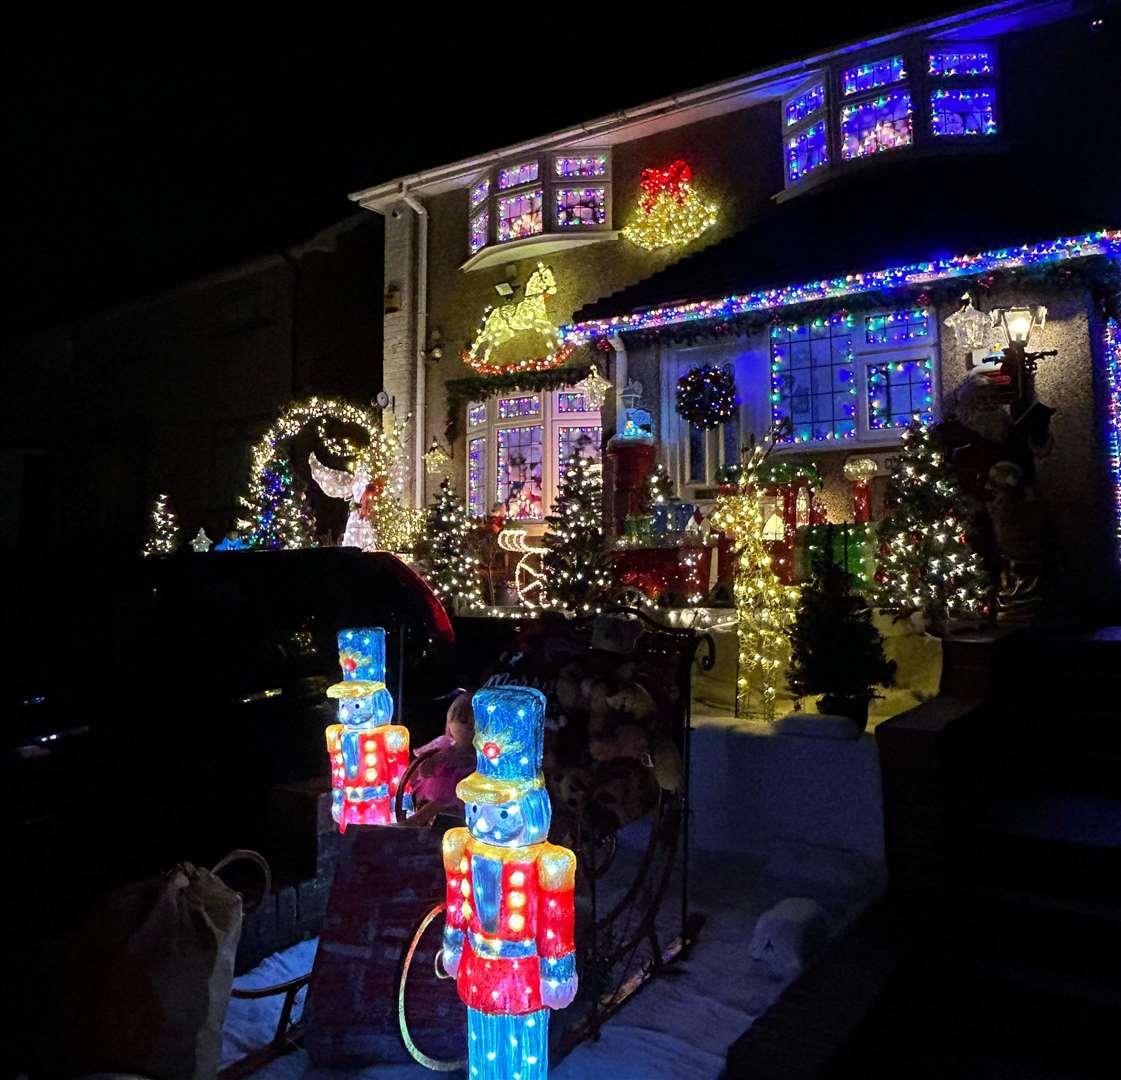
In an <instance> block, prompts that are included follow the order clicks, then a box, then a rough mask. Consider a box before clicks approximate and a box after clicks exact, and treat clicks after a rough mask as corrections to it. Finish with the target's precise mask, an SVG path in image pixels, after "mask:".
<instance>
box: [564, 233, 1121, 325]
mask: <svg viewBox="0 0 1121 1080" xmlns="http://www.w3.org/2000/svg"><path fill="white" fill-rule="evenodd" d="M1091 255H1109V256H1112V257H1117V256H1121V229H1102V230H1099V231H1097V232H1092V233H1086V234H1084V235H1082V236H1068V237H1060V238H1059V239H1057V240H1049V241H1046V242H1044V243H1039V244H1022V245H1020V246H1019V247H1007V248H998V249H995V250H992V251H985V252H981V253H979V254H974V255H953V256H949V257H945V258H935V259H929V260H927V261H925V262H918V263H908V264H905V265H903V266H893V267H889V268H887V269H883V270H871V271H866V272H864V273H859V274H846V275H844V276H841V277H834V278H823V279H821V280H818V281H808V282H802V283H801V284H797V285H785V286H782V287H780V288H776V289H760V290H757V291H754V292H750V293H742V294H733V295H731V296H725V297H723V298H721V299H719V300H698V301H694V302H693V303H688V304H673V305H669V306H667V307H662V308H655V309H653V310H650V311H639V312H633V313H631V314H628V315H615V316H612V317H611V318H608V319H590V320H588V321H587V322H582V323H575V324H573V325H570V326H564V327H561V330H560V333H561V336H562V337H563V339H564V340H565V341H568V342H584V341H590V340H594V339H597V338H604V337H611V336H613V335H615V334H620V333H635V332H638V331H642V330H657V329H661V328H662V327H666V326H676V325H680V324H683V323H694V322H707V321H713V320H715V321H721V320H727V319H732V318H735V317H736V316H737V315H747V314H750V313H752V312H756V311H769V310H771V309H773V308H781V307H789V306H791V305H793V304H805V303H811V302H814V301H820V300H832V299H836V298H839V297H842V296H854V295H858V294H860V293H867V292H878V291H880V290H885V289H902V288H906V287H907V286H912V285H923V284H928V283H930V282H933V281H940V280H944V279H946V278H955V277H968V276H973V275H976V274H986V273H990V272H992V271H996V270H1010V269H1016V268H1019V267H1025V266H1040V265H1045V264H1048V263H1056V262H1063V261H1064V260H1067V259H1080V258H1086V257H1088V256H1091Z"/></svg>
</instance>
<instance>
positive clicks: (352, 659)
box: [326, 626, 412, 832]
mask: <svg viewBox="0 0 1121 1080" xmlns="http://www.w3.org/2000/svg"><path fill="white" fill-rule="evenodd" d="M338 643H339V666H340V667H341V668H342V671H343V681H342V682H338V683H335V684H334V686H330V687H328V688H327V696H328V697H329V698H332V699H333V700H335V701H337V702H338V714H339V722H338V723H337V724H332V725H331V726H330V727H329V728H327V732H326V734H327V753H328V755H329V757H330V759H331V817H333V818H334V819H335V822H336V823H337V824H338V826H339V832H346V827H347V826H348V825H389V824H391V823H392V822H393V800H394V798H395V797H396V795H397V789H398V787H400V784H401V777H402V776H403V775H404V772H405V769H407V768H408V765H409V730H408V728H405V727H402V726H401V725H400V724H391V723H390V721H391V720H392V719H393V696H392V695H391V694H390V692H389V690H388V689H387V688H386V685H385V631H384V630H383V629H382V628H381V627H380V626H370V627H363V628H360V629H357V630H340V631H339V633H338ZM403 804H404V808H405V810H406V811H411V810H412V796H411V795H409V794H406V795H405V796H404V799H403Z"/></svg>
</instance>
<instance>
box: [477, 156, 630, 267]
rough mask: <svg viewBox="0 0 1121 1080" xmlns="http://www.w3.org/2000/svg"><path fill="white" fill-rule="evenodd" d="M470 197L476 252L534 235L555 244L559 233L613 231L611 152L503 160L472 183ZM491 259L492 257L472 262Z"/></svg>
mask: <svg viewBox="0 0 1121 1080" xmlns="http://www.w3.org/2000/svg"><path fill="white" fill-rule="evenodd" d="M467 201H468V211H467V212H468V223H467V224H468V227H467V249H468V253H469V255H471V256H474V255H477V254H479V253H480V252H482V251H483V250H484V249H486V248H495V249H497V248H498V247H499V246H500V245H502V244H512V243H515V242H517V241H528V240H532V239H533V238H534V237H541V238H542V239H543V240H544V241H546V242H554V243H555V241H553V237H554V236H580V235H583V234H594V233H596V232H601V231H605V230H609V229H610V228H611V154H610V152H609V151H607V150H579V151H577V150H570V151H565V152H559V153H555V154H549V155H545V156H542V157H535V158H525V159H522V160H515V161H510V162H508V163H502V164H500V165H498V167H497V168H495V169H493V170H489V171H488V172H486V173H485V174H484V175H482V176H480V177H478V178H477V179H476V180H475V181H474V183H472V184H471V185H470V186H469V187H468V189H467ZM518 246H519V247H524V246H525V245H524V244H519V245H518ZM530 246H532V245H530ZM490 261H491V259H490V257H489V256H486V257H483V259H482V261H480V260H476V259H472V261H471V265H472V266H474V265H488V264H489V263H490Z"/></svg>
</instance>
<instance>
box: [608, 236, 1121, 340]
mask: <svg viewBox="0 0 1121 1080" xmlns="http://www.w3.org/2000/svg"><path fill="white" fill-rule="evenodd" d="M1012 285H1017V286H1021V287H1023V286H1031V285H1036V286H1049V287H1052V288H1076V289H1086V290H1088V291H1089V292H1090V293H1091V295H1092V296H1093V297H1094V300H1095V302H1096V303H1097V305H1098V307H1099V308H1100V310H1101V312H1102V314H1103V315H1105V316H1107V317H1108V316H1110V315H1112V316H1113V317H1114V318H1118V317H1121V266H1119V265H1118V262H1117V260H1114V259H1109V258H1107V257H1106V256H1104V255H1092V256H1089V257H1088V258H1085V259H1078V260H1074V261H1065V262H1057V263H1046V264H1039V265H1035V266H1020V267H1011V268H1009V269H1007V270H990V271H988V272H986V273H983V274H978V275H976V276H973V277H969V276H962V277H954V278H946V279H943V280H941V281H931V282H924V283H923V284H922V285H913V286H910V287H909V288H906V289H877V290H874V291H872V292H866V293H856V294H853V295H851V296H835V297H830V298H829V299H825V300H810V301H807V302H806V303H804V304H789V305H785V306H783V307H777V308H768V309H767V310H765V311H750V312H746V313H745V314H743V315H737V316H735V317H734V318H731V319H722V320H719V321H717V320H710V321H708V322H703V323H699V322H698V323H677V324H674V325H672V326H660V327H656V328H654V329H650V330H637V331H633V332H627V331H626V330H620V334H621V336H622V337H623V340H624V341H627V342H628V343H631V344H632V345H649V344H653V343H654V342H657V341H660V342H663V343H665V342H669V343H672V344H674V345H697V344H702V343H705V342H709V341H713V340H720V339H728V340H734V339H736V338H742V337H747V336H748V335H750V334H752V333H754V332H755V331H757V330H762V329H766V328H767V327H770V326H772V325H774V324H775V323H776V322H781V323H787V322H803V321H806V320H810V319H815V318H818V317H826V316H829V315H833V314H835V313H836V312H838V311H850V312H861V311H872V310H876V309H883V308H896V307H899V306H900V305H907V304H911V303H922V304H942V303H956V302H957V301H958V300H959V299H960V298H961V294H962V292H964V291H965V290H966V289H969V290H973V291H976V290H978V289H981V290H984V291H988V290H989V289H993V288H1002V287H1007V286H1012ZM981 295H984V292H982V293H981Z"/></svg>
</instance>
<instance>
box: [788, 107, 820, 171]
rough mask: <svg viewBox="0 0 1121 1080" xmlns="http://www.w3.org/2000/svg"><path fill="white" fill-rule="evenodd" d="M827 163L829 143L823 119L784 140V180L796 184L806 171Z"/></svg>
mask: <svg viewBox="0 0 1121 1080" xmlns="http://www.w3.org/2000/svg"><path fill="white" fill-rule="evenodd" d="M828 164H829V143H828V140H827V139H826V137H825V121H824V120H819V121H818V122H817V123H816V124H811V125H810V126H809V127H808V128H806V130H805V131H799V132H798V133H797V134H795V135H791V136H790V138H789V139H787V140H786V180H787V182H788V183H790V184H796V183H797V182H798V181H799V180H801V179H802V177H804V176H805V175H806V174H807V173H810V172H813V170H814V169H816V168H818V167H820V166H822V165H828Z"/></svg>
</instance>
